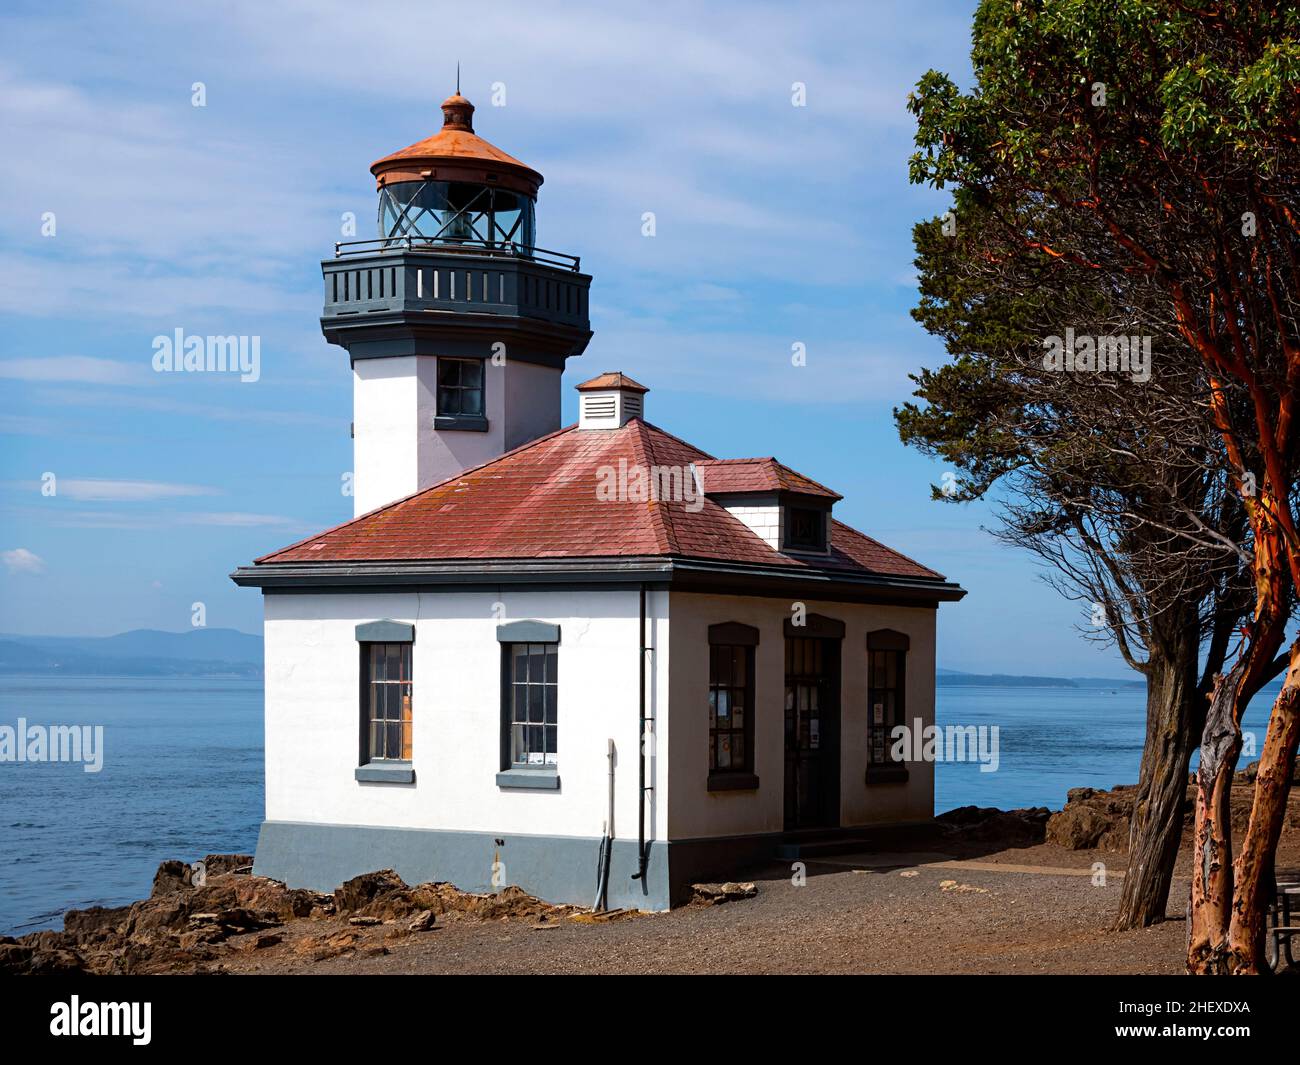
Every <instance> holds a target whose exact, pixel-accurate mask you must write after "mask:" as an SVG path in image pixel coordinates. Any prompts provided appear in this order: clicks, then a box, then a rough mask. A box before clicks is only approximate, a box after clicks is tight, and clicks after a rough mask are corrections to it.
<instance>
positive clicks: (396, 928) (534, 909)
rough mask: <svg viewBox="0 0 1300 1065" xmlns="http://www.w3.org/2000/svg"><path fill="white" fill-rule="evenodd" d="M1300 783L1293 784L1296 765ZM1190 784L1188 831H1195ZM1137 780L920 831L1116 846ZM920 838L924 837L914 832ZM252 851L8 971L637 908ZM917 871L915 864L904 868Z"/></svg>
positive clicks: (537, 923)
mask: <svg viewBox="0 0 1300 1065" xmlns="http://www.w3.org/2000/svg"><path fill="white" fill-rule="evenodd" d="M1254 768H1255V767H1254V766H1253V765H1251V766H1247V767H1246V769H1244V770H1242V771H1240V772H1239V773H1238V779H1237V783H1239V784H1241V785H1244V786H1241V787H1237V788H1234V791H1233V823H1234V827H1237V828H1240V827H1242V826H1244V824H1245V820H1246V817H1247V816H1248V815H1249V810H1250V799H1251V792H1252V790H1253V789H1252V788H1251V787H1250V785H1252V784H1253V782H1254ZM1296 782H1297V783H1300V771H1298V772H1297V778H1296ZM1191 791H1192V789H1191V787H1190V786H1189V789H1188V793H1189V794H1188V798H1189V802H1188V804H1187V810H1186V812H1185V814H1184V830H1185V834H1184V843H1186V842H1187V840H1188V839H1189V837H1190V831H1191V818H1192V814H1191V802H1190V799H1191V798H1192V795H1191ZM1135 794H1136V787H1135V786H1134V785H1119V786H1117V787H1115V788H1112V789H1110V790H1108V791H1107V790H1097V789H1093V788H1075V789H1072V790H1071V791H1070V793H1069V796H1068V801H1067V803H1066V805H1065V807H1064V808H1063V809H1061V810H1058V811H1055V812H1053V811H1051V810H1049V809H1047V808H1046V807H1037V808H1032V809H1020V810H998V809H993V808H982V807H974V806H965V807H960V808H959V809H956V810H951V811H948V812H947V813H944V814H941V815H939V816H938V817H937V818H936V819H935V823H934V828H933V830H932V831H931V832H930V833H928V834H927V835H928V838H927V840H926V842H928V843H934V842H936V839H935V837H936V835H937V837H938V840H937V842H939V843H940V844H941V845H942V847H943V849H944V850H946V851H951V852H953V853H965V854H967V855H972V854H977V853H985V852H990V851H1001V852H1007V851H1014V850H1018V849H1023V848H1040V849H1041V846H1042V845H1044V844H1046V845H1048V846H1049V847H1056V848H1060V849H1062V850H1067V851H1083V850H1096V851H1105V852H1113V853H1115V854H1119V855H1122V854H1123V853H1124V852H1125V851H1127V848H1128V831H1129V818H1130V817H1131V815H1132V811H1133V802H1134V796H1135ZM1296 832H1300V789H1293V791H1292V794H1291V796H1290V799H1289V802H1288V806H1287V813H1286V821H1285V826H1284V833H1285V835H1287V836H1290V837H1291V838H1292V839H1294V835H1293V834H1294V833H1296ZM915 842H917V843H920V842H921V841H920V840H917V841H915ZM252 864H253V859H252V856H251V855H247V854H211V855H208V856H207V857H206V858H205V859H203V861H202V862H201V863H196V864H195V865H190V864H188V863H186V862H182V861H166V862H163V863H162V864H161V865H160V866H159V868H158V871H157V873H156V875H155V877H154V882H153V888H152V890H151V892H150V895H149V897H148V898H147V899H143V900H141V901H138V902H134V903H131V904H130V905H127V906H119V907H98V906H97V907H92V908H90V909H85V910H70V911H68V913H67V914H66V915H65V917H64V927H63V930H62V931H42V932H32V933H29V934H27V935H24V936H21V937H19V938H16V939H15V938H12V937H7V936H0V973H4V974H18V973H24V974H72V973H84V974H92V975H108V974H158V973H182V974H183V973H195V974H197V973H223V972H230V971H237V970H239V969H245V968H247V967H248V965H247V964H246V963H247V961H248V959H250V958H251V957H253V956H258V957H260V956H262V955H263V954H266V955H268V956H280V955H282V954H283V955H287V957H288V958H289V960H291V961H292V962H293V964H295V965H300V964H311V963H319V962H326V961H329V960H330V959H334V958H340V957H345V956H347V957H356V958H362V959H364V958H374V957H379V956H382V955H384V954H388V953H390V950H391V948H392V947H393V946H395V943H396V941H399V940H404V939H407V938H408V937H420V936H422V935H423V934H424V933H427V932H430V931H433V930H434V929H436V928H438V927H441V926H444V925H449V924H461V925H472V924H476V923H477V924H480V925H481V924H483V923H485V922H491V921H504V922H508V923H513V924H516V925H520V924H522V925H523V926H524V927H526V928H530V929H554V928H559V927H560V926H561V924H564V923H568V922H580V923H604V922H608V921H616V920H622V919H625V918H631V917H635V916H637V915H636V914H634V913H627V912H614V913H610V914H593V913H591V912H590V911H587V910H584V909H581V908H579V907H574V906H557V905H552V904H550V903H547V902H543V901H542V900H540V899H537V898H534V897H532V896H531V895H528V894H527V893H525V892H524V891H522V890H520V889H519V888H517V887H507V888H504V889H503V890H501V891H500V892H497V893H495V894H487V895H476V894H472V893H468V892H462V891H458V890H457V889H456V888H454V887H453V886H452V885H450V884H446V883H423V884H416V885H414V886H411V885H408V884H406V883H405V882H404V881H403V880H402V879H401V878H400V877H399V876H398V875H397V874H396V873H395V872H393V871H392V870H379V871H377V872H372V873H365V874H363V875H361V876H358V877H354V878H353V879H351V880H349V881H348V882H347V883H345V884H342V885H340V886H339V887H338V888H337V889H336V890H335V891H334V892H333V893H332V894H326V893H321V892H315V891H309V890H306V889H302V888H289V887H287V886H286V885H284V884H283V883H281V882H279V881H276V880H270V879H268V878H266V877H262V876H255V875H254V874H253V871H252ZM909 875H913V874H909ZM755 894H756V888H755V886H754V884H752V883H744V884H735V883H728V884H723V885H697V890H696V892H695V896H694V903H695V905H717V904H718V903H720V902H726V901H729V900H733V899H752V898H753V897H754V896H755Z"/></svg>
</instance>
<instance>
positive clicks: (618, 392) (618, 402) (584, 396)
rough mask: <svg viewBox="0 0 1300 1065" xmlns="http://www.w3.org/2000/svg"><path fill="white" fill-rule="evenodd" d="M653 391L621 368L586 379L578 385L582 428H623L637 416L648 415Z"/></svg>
mask: <svg viewBox="0 0 1300 1065" xmlns="http://www.w3.org/2000/svg"><path fill="white" fill-rule="evenodd" d="M649 391H650V389H648V388H646V386H645V385H642V384H638V383H637V382H636V381H633V380H632V378H630V377H628V376H627V375H626V374H625V373H623V372H622V371H621V370H607V371H605V372H604V373H603V374H601V375H600V376H599V377H593V378H592V379H591V380H590V381H583V382H582V384H580V385H579V386H578V428H579V429H619V428H621V427H622V426H624V425H626V424H627V423H628V422H630V421H631V420H632V419H633V418H644V417H645V394H646V393H647V392H649Z"/></svg>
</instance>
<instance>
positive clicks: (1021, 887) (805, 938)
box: [222, 845, 1187, 974]
mask: <svg viewBox="0 0 1300 1065" xmlns="http://www.w3.org/2000/svg"><path fill="white" fill-rule="evenodd" d="M1094 861H1105V862H1106V864H1107V866H1108V868H1110V869H1112V870H1122V869H1123V868H1124V859H1123V856H1121V855H1106V854H1102V853H1099V852H1095V851H1093V852H1075V851H1063V850H1060V849H1059V848H1054V847H1050V846H1047V845H1042V846H1038V847H1029V848H1019V849H1013V850H1007V851H996V852H992V853H981V854H979V855H978V856H977V857H974V858H969V859H957V860H953V859H951V857H950V856H947V855H919V854H912V855H898V856H887V855H885V856H882V855H879V854H875V855H862V856H852V855H849V856H844V857H835V858H831V859H827V860H826V861H823V862H816V863H810V864H809V866H808V877H807V883H806V885H804V886H802V887H798V886H795V885H794V884H793V883H792V882H791V874H790V869H789V867H788V866H782V865H774V866H770V867H767V868H765V869H757V870H753V871H752V872H751V874H750V877H749V878H750V879H753V880H754V881H755V882H756V883H757V884H758V896H757V898H754V899H750V900H746V901H740V902H731V903H726V904H724V905H719V906H688V907H684V908H680V909H677V910H673V911H672V912H670V913H661V914H647V915H636V916H627V917H625V918H622V919H615V920H612V921H607V922H600V923H579V922H576V921H572V920H560V921H558V922H556V921H551V922H546V923H544V924H541V925H540V926H539V924H538V922H537V921H536V920H534V919H531V918H525V919H505V920H495V921H490V922H483V921H478V920H468V919H466V920H458V919H456V918H455V916H454V915H453V916H451V917H450V918H448V919H447V920H446V921H445V923H443V924H441V925H440V926H439V927H438V928H437V929H435V930H434V931H430V932H425V933H414V934H410V935H400V936H399V935H398V934H397V928H396V927H395V926H393V927H387V928H386V927H384V926H376V927H373V928H366V929H359V930H353V931H357V932H359V933H360V936H361V938H360V939H359V940H358V942H357V944H356V946H357V949H356V950H354V951H349V952H348V953H346V954H344V955H342V956H339V957H334V958H329V959H327V960H313V959H312V957H311V954H310V953H309V952H308V953H304V952H302V948H303V945H302V944H298V943H297V942H296V939H295V937H296V936H298V935H300V934H301V935H306V934H311V935H313V936H315V937H319V936H320V935H321V933H322V932H328V931H330V930H338V929H344V928H346V927H347V926H346V925H345V924H344V923H343V922H342V921H338V922H337V923H334V924H329V923H326V922H310V923H306V922H304V923H303V924H304V928H303V929H302V931H301V933H299V932H298V931H297V930H295V931H293V932H289V934H286V936H285V941H284V942H283V943H281V944H278V945H276V946H273V947H270V948H264V949H260V950H251V949H249V950H244V951H239V950H236V951H234V952H232V954H230V955H228V956H226V957H225V958H223V959H222V961H223V964H224V966H225V968H226V969H227V970H229V971H231V972H236V973H240V972H243V973H257V972H276V973H285V972H288V973H293V972H304V973H305V972H311V973H322V974H324V973H394V974H395V973H461V974H465V973H549V974H558V973H601V974H615V973H972V974H973V973H1053V974H1055V973H1091V974H1102V973H1170V974H1177V973H1180V972H1181V971H1182V968H1183V963H1182V951H1183V937H1184V924H1183V919H1182V915H1181V912H1172V911H1174V910H1178V911H1181V908H1182V905H1183V900H1184V898H1185V897H1186V890H1187V881H1186V879H1185V878H1182V877H1180V878H1179V879H1178V880H1176V881H1175V883H1174V890H1173V892H1172V901H1171V914H1170V917H1171V919H1170V920H1168V921H1166V922H1165V923H1163V924H1161V925H1158V926H1156V927H1154V928H1150V929H1146V930H1143V931H1137V932H1124V933H1117V932H1112V931H1109V930H1108V926H1109V924H1110V923H1111V922H1112V921H1113V919H1114V914H1115V908H1116V905H1117V904H1118V900H1119V891H1120V884H1121V880H1120V878H1119V877H1117V876H1114V875H1111V876H1108V878H1107V884H1106V886H1105V887H1100V886H1094V885H1093V883H1092V877H1091V876H1090V875H1086V874H1087V871H1088V870H1089V868H1090V866H1091V864H1092V863H1093V862H1094ZM832 863H834V864H832ZM1026 867H1031V868H1036V869H1046V870H1052V871H1050V872H1041V871H1039V872H1024V871H1019V870H1021V869H1023V868H1026ZM1067 870H1074V871H1075V872H1074V873H1073V874H1071V873H1070V872H1068V871H1067ZM1080 873H1083V874H1085V875H1080ZM945 882H948V883H947V884H946V885H945ZM954 885H955V886H954ZM286 931H288V930H286ZM234 945H236V944H234V943H233V942H232V946H234Z"/></svg>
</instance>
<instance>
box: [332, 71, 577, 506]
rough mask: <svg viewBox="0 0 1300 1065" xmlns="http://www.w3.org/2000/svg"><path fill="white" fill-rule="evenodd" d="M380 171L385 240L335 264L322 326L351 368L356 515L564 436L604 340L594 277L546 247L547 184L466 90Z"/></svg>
mask: <svg viewBox="0 0 1300 1065" xmlns="http://www.w3.org/2000/svg"><path fill="white" fill-rule="evenodd" d="M370 172H371V173H372V174H373V175H374V177H375V182H376V185H377V190H378V194H379V197H378V198H379V203H378V220H379V226H378V233H377V235H376V237H374V238H373V239H369V240H351V241H341V242H339V243H337V244H335V246H334V258H333V259H327V260H325V262H323V263H322V264H321V271H322V273H323V274H324V280H325V308H324V311H323V313H322V315H321V329H322V331H323V332H324V334H325V339H326V340H328V341H329V342H330V343H331V344H338V345H339V346H340V347H342V348H344V349H346V350H347V353H348V358H349V362H350V364H351V366H352V375H353V440H354V443H353V452H354V458H353V462H354V467H355V468H354V470H353V485H354V489H353V493H354V496H355V499H354V506H355V511H356V513H357V514H363V513H365V512H367V511H369V510H373V509H374V508H376V507H379V506H382V505H384V504H385V503H391V502H393V501H394V500H396V499H399V498H401V497H402V496H405V495H410V494H411V493H413V492H417V491H419V490H421V489H423V488H428V487H430V486H431V485H434V484H437V483H439V482H441V481H444V480H446V479H447V478H449V477H452V476H454V475H456V474H457V473H459V472H460V471H461V470H464V469H466V468H467V467H469V466H475V465H479V464H480V463H483V462H486V461H488V460H490V459H493V458H495V457H497V456H498V455H501V454H504V453H505V452H506V451H509V450H510V449H512V448H516V447H519V446H520V445H522V444H526V443H528V442H529V441H531V440H535V439H536V438H537V437H539V436H544V435H545V434H547V433H549V432H553V431H555V430H556V429H558V428H559V427H560V376H561V374H562V373H563V372H564V364H565V361H566V360H567V359H569V358H572V357H573V356H576V355H581V354H582V352H583V351H584V350H585V349H586V346H587V342H588V341H589V340H590V339H591V325H590V321H589V318H588V311H587V293H588V289H589V288H590V285H591V277H590V276H589V275H587V274H584V273H582V272H581V271H580V269H579V260H578V257H577V256H576V255H566V254H563V253H561V252H551V251H546V250H544V249H542V248H539V247H537V239H536V225H537V223H536V216H535V207H536V201H537V190H538V189H539V188H540V187H541V184H542V175H541V174H539V173H538V172H537V171H536V170H534V169H533V168H532V167H530V166H527V165H525V164H524V163H521V162H520V161H519V160H518V159H516V158H514V157H513V156H511V155H508V154H507V153H505V152H503V151H502V150H501V149H500V148H497V147H496V146H495V145H492V144H489V143H488V142H487V141H486V140H484V139H483V138H482V137H480V136H479V135H478V134H477V133H475V132H474V105H473V104H472V103H470V102H469V101H468V100H467V99H465V97H463V96H461V95H460V93H459V92H457V93H455V94H454V95H452V96H450V97H448V98H447V99H446V100H444V101H443V104H442V128H441V129H439V130H438V132H436V133H435V134H433V135H432V136H430V137H426V138H425V139H424V140H421V141H417V142H416V143H414V144H412V145H410V146H409V147H406V148H402V149H400V150H399V151H396V152H393V153H391V154H389V155H386V156H384V157H383V158H382V159H380V160H378V161H377V162H375V163H373V164H372V165H371V167H370Z"/></svg>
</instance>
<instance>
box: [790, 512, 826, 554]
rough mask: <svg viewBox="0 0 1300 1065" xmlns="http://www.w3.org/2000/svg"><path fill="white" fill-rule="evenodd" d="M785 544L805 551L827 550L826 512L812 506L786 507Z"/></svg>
mask: <svg viewBox="0 0 1300 1065" xmlns="http://www.w3.org/2000/svg"><path fill="white" fill-rule="evenodd" d="M785 546H786V547H787V548H795V549H798V550H803V551H825V550H826V512H825V511H823V510H814V509H813V508H811V507H786V508H785Z"/></svg>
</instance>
